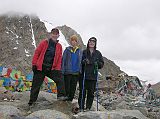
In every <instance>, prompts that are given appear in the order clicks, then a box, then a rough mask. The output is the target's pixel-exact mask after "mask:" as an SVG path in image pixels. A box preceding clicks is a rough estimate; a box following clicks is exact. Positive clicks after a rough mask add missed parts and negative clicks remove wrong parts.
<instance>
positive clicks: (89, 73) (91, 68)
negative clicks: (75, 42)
mask: <svg viewBox="0 0 160 119" xmlns="http://www.w3.org/2000/svg"><path fill="white" fill-rule="evenodd" d="M86 59H87V60H88V63H86ZM103 65H104V60H103V57H102V54H101V52H100V51H98V50H94V52H93V53H92V55H91V53H90V51H89V50H87V49H86V50H84V51H83V55H82V76H84V72H85V79H86V80H97V75H98V69H101V68H102V67H103ZM83 78H84V77H83Z"/></svg>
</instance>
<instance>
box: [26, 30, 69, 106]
mask: <svg viewBox="0 0 160 119" xmlns="http://www.w3.org/2000/svg"><path fill="white" fill-rule="evenodd" d="M58 37H59V30H58V29H57V28H54V29H52V30H51V33H50V38H49V39H44V40H42V41H41V42H40V44H39V45H38V47H37V48H36V49H35V52H34V55H33V59H32V70H33V73H34V75H33V81H32V88H31V93H30V100H29V103H28V104H29V106H31V105H32V104H33V103H35V102H36V100H37V97H38V94H39V91H40V87H41V85H42V83H43V81H44V78H45V76H47V77H49V78H51V79H52V80H53V81H54V82H55V83H56V85H57V99H59V100H65V99H66V97H65V96H66V95H65V87H64V81H63V79H62V72H61V62H62V45H61V44H60V43H58V40H57V39H58Z"/></svg>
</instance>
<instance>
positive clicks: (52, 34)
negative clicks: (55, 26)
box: [51, 32, 59, 40]
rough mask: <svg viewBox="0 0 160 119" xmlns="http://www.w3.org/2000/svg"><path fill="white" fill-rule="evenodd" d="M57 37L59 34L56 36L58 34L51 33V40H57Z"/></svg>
mask: <svg viewBox="0 0 160 119" xmlns="http://www.w3.org/2000/svg"><path fill="white" fill-rule="evenodd" d="M58 37H59V34H58V33H56V32H53V33H51V38H52V40H57V39H58Z"/></svg>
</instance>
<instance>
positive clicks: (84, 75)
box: [81, 63, 86, 111]
mask: <svg viewBox="0 0 160 119" xmlns="http://www.w3.org/2000/svg"><path fill="white" fill-rule="evenodd" d="M85 69H86V63H85V65H84V74H83V82H82V98H81V111H82V110H83V109H82V106H83V103H84V102H83V98H84V97H83V96H84V84H85V77H86V72H85Z"/></svg>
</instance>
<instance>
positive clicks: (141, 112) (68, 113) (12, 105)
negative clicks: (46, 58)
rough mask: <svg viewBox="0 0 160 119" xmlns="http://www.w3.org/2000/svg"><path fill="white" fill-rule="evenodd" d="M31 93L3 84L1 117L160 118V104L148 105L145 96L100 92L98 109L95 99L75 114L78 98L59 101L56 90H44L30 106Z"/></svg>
mask: <svg viewBox="0 0 160 119" xmlns="http://www.w3.org/2000/svg"><path fill="white" fill-rule="evenodd" d="M29 93H30V92H28V91H26V92H13V93H12V92H6V90H5V89H4V88H0V94H1V95H0V97H1V98H0V119H160V108H159V107H158V106H154V105H152V104H150V105H146V103H144V100H142V98H140V97H139V98H138V97H133V96H131V95H126V96H119V95H116V94H111V95H110V96H109V95H107V94H101V95H100V96H99V103H100V104H101V105H100V104H99V111H96V100H95V101H94V104H93V107H92V109H91V111H87V112H80V113H78V114H74V113H73V112H72V108H73V107H75V106H77V100H76V99H75V100H74V101H73V102H72V103H69V102H67V101H57V99H56V94H53V93H48V92H44V91H41V92H40V94H39V97H38V100H37V103H36V104H35V106H34V107H33V108H32V109H31V110H29V107H28V105H27V103H28V100H29ZM100 93H102V92H100ZM100 93H99V94H100Z"/></svg>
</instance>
